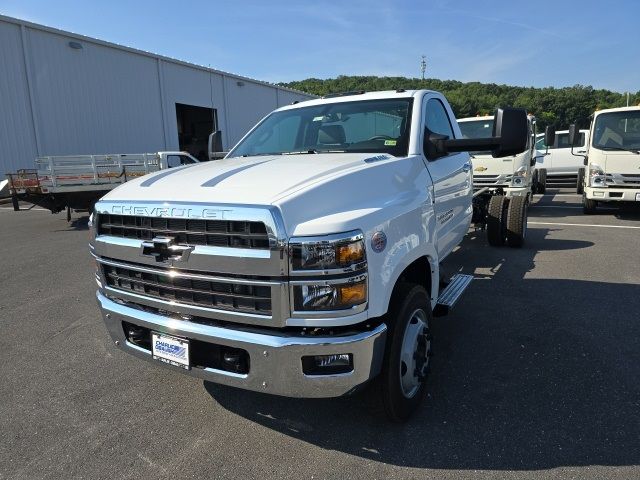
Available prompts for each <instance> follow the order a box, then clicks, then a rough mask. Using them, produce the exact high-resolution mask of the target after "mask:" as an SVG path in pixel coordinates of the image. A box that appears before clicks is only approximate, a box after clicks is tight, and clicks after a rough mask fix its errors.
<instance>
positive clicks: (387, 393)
mask: <svg viewBox="0 0 640 480" xmlns="http://www.w3.org/2000/svg"><path fill="white" fill-rule="evenodd" d="M386 317H387V325H388V326H389V330H388V332H387V344H386V347H385V352H384V363H383V367H382V373H381V374H380V377H379V379H378V382H379V385H380V393H381V396H382V403H383V405H384V409H385V412H386V414H387V417H388V418H389V419H390V420H392V421H394V422H405V421H407V420H408V419H409V417H411V415H412V414H413V413H414V412H415V411H416V410H417V409H418V407H419V406H420V403H421V402H422V400H423V399H424V396H425V394H426V379H427V375H428V373H429V364H430V357H431V331H430V330H429V326H430V323H431V318H432V314H431V303H430V301H429V296H428V295H427V291H426V290H425V289H424V288H423V287H422V286H420V285H416V284H413V283H403V284H399V285H398V286H397V287H396V291H395V292H394V295H393V298H392V300H391V305H390V306H389V311H388V313H387V315H386Z"/></svg>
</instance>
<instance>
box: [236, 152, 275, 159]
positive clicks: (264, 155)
mask: <svg viewBox="0 0 640 480" xmlns="http://www.w3.org/2000/svg"><path fill="white" fill-rule="evenodd" d="M269 155H282V152H273V153H247V154H245V155H240V156H241V157H243V158H244V157H266V156H269Z"/></svg>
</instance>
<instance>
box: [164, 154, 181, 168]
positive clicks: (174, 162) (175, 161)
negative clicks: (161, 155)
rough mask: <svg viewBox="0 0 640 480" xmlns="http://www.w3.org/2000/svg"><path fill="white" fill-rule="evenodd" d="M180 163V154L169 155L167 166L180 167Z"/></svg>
mask: <svg viewBox="0 0 640 480" xmlns="http://www.w3.org/2000/svg"><path fill="white" fill-rule="evenodd" d="M180 165H181V163H180V155H167V167H168V168H173V167H179V166H180Z"/></svg>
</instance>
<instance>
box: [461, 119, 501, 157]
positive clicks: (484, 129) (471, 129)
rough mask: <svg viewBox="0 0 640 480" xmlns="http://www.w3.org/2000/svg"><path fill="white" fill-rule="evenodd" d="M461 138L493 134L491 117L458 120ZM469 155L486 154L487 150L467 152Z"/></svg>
mask: <svg viewBox="0 0 640 480" xmlns="http://www.w3.org/2000/svg"><path fill="white" fill-rule="evenodd" d="M458 125H459V126H460V131H461V132H462V138H489V137H491V136H493V118H487V119H484V120H472V121H469V122H458ZM469 154H470V155H471V156H476V155H487V154H488V152H469Z"/></svg>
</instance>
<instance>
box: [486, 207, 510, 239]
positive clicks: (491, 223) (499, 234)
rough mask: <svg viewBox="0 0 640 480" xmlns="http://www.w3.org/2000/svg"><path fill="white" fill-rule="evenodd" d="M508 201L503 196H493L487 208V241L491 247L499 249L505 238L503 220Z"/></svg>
mask: <svg viewBox="0 0 640 480" xmlns="http://www.w3.org/2000/svg"><path fill="white" fill-rule="evenodd" d="M508 204H509V200H508V199H507V197H505V196H504V195H494V196H493V197H491V199H490V200H489V206H488V207H487V241H488V242H489V245H491V246H492V247H501V246H502V245H504V241H505V238H506V232H505V220H506V215H507V206H508Z"/></svg>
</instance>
